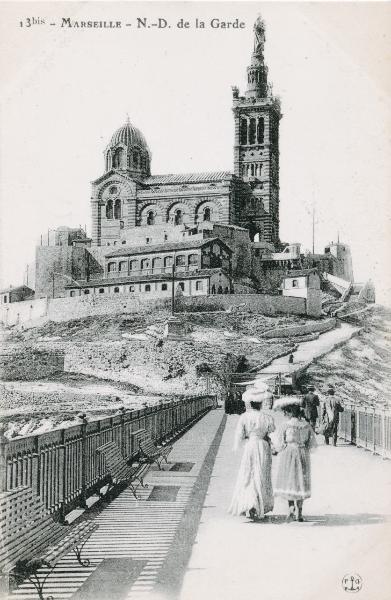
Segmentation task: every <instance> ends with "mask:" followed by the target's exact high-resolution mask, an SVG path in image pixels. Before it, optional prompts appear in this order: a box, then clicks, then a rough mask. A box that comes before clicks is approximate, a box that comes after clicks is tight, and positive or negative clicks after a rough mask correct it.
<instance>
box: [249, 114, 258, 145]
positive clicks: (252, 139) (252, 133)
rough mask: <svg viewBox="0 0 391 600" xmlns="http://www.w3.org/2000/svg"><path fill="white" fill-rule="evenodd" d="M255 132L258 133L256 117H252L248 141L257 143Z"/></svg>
mask: <svg viewBox="0 0 391 600" xmlns="http://www.w3.org/2000/svg"><path fill="white" fill-rule="evenodd" d="M255 133H256V121H255V119H250V127H249V131H248V143H249V144H255Z"/></svg>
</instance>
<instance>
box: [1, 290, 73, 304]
mask: <svg viewBox="0 0 391 600" xmlns="http://www.w3.org/2000/svg"><path fill="white" fill-rule="evenodd" d="M70 296H71V298H74V296H76V292H75V290H71V292H70ZM5 302H6V300H5Z"/></svg>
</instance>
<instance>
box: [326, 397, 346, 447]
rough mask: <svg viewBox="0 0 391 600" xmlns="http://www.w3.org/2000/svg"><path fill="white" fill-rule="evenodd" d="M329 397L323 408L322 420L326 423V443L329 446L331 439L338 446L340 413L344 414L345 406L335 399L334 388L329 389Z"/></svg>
mask: <svg viewBox="0 0 391 600" xmlns="http://www.w3.org/2000/svg"><path fill="white" fill-rule="evenodd" d="M327 394H328V397H327V399H326V401H325V403H324V406H323V415H322V419H323V422H324V424H325V425H324V441H325V443H326V444H327V445H329V438H332V440H333V446H336V445H337V436H338V425H339V413H340V412H343V406H342V404H341V403H340V401H339V400H338V398H334V388H332V387H329V389H328V390H327Z"/></svg>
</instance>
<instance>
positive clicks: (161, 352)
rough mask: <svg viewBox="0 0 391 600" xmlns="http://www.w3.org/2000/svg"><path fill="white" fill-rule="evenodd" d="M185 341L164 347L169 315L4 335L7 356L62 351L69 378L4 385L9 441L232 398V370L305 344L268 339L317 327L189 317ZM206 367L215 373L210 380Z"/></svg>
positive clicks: (257, 318)
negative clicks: (175, 404) (164, 405)
mask: <svg viewBox="0 0 391 600" xmlns="http://www.w3.org/2000/svg"><path fill="white" fill-rule="evenodd" d="M182 317H183V321H184V323H185V329H186V332H187V333H186V338H185V341H184V342H171V341H162V340H161V334H162V333H163V327H164V321H165V318H166V317H165V315H161V314H159V313H154V314H150V315H140V316H139V315H137V316H131V317H130V316H129V315H122V316H112V317H111V316H107V317H89V318H86V319H80V320H73V321H68V322H64V323H53V322H51V323H47V324H46V325H44V326H42V327H39V328H34V329H29V330H26V331H13V330H8V331H6V332H5V331H3V332H2V338H3V352H4V351H5V352H7V353H8V354H11V355H12V353H13V352H14V353H19V354H21V353H24V354H25V355H26V356H27V355H28V352H27V351H31V350H34V349H38V350H40V349H45V350H49V351H56V352H58V351H62V352H64V354H65V367H64V368H65V373H58V374H55V375H52V376H49V377H45V378H42V379H35V380H34V381H23V374H22V375H20V374H19V376H18V379H19V380H17V377H16V376H15V377H14V378H13V380H12V381H7V382H3V383H2V394H1V401H0V410H1V414H2V417H3V419H4V420H5V421H6V422H7V423H8V427H9V435H15V434H19V435H20V434H26V433H28V432H32V431H41V430H46V429H50V428H52V427H54V426H58V425H59V424H60V423H64V422H66V423H67V424H70V423H73V422H75V419H76V417H77V414H78V413H79V412H80V411H83V412H86V413H87V415H88V417H89V418H97V417H98V416H103V415H106V414H108V415H109V414H113V413H114V412H116V411H118V408H119V407H120V406H125V407H126V408H130V409H131V408H135V407H137V406H140V405H142V404H145V403H146V404H153V403H156V402H161V401H165V400H171V399H173V398H177V397H183V396H190V395H195V394H205V393H206V392H210V393H217V394H218V395H219V396H221V397H224V396H225V393H226V391H227V388H228V385H229V379H230V374H231V373H232V372H238V371H246V370H251V369H253V368H257V367H260V366H261V365H263V364H265V363H268V362H270V361H271V360H272V359H273V358H274V357H276V356H279V355H282V354H287V353H289V351H290V350H291V349H292V348H294V346H295V342H296V340H298V339H300V338H294V337H293V338H286V339H283V338H279V339H273V338H268V339H266V338H262V335H263V334H264V333H265V332H266V331H270V330H271V329H274V328H276V327H279V328H280V327H286V326H290V325H300V324H304V323H308V322H311V321H310V320H308V319H304V318H299V317H296V316H276V317H266V316H263V315H254V314H232V313H231V314H229V313H222V312H219V313H202V314H200V313H197V314H196V313H192V314H185V315H182ZM205 364H206V365H208V368H209V370H210V373H209V375H208V376H206V375H205V373H204V374H203V373H202V371H203V370H204V369H205Z"/></svg>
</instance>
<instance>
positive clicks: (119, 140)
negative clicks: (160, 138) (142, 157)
mask: <svg viewBox="0 0 391 600" xmlns="http://www.w3.org/2000/svg"><path fill="white" fill-rule="evenodd" d="M117 144H124V145H125V146H139V147H140V148H143V149H145V150H148V145H147V142H146V141H145V137H144V136H143V134H142V133H141V131H140V130H139V129H137V127H134V125H132V124H131V123H130V122H129V121H127V123H125V125H122V127H120V128H119V129H117V131H115V132H114V133H113V135H112V136H111V140H110V146H116V145H117Z"/></svg>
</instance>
